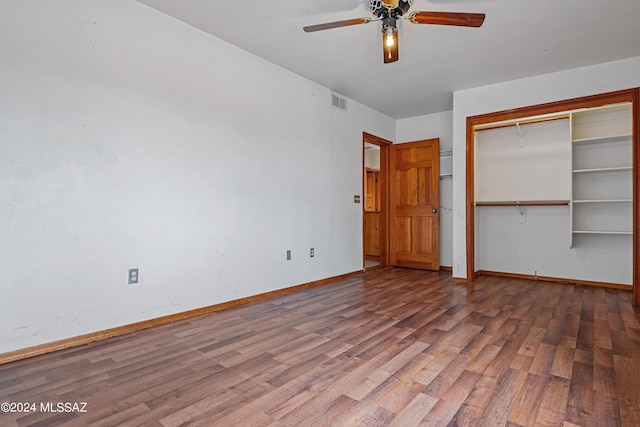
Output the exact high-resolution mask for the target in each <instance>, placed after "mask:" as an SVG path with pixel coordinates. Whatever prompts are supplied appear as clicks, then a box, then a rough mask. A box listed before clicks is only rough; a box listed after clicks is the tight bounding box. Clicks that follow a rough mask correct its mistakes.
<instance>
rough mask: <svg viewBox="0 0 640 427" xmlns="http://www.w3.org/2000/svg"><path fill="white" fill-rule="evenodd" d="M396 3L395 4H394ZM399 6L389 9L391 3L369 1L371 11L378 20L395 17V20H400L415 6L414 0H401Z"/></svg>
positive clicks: (377, 0)
mask: <svg viewBox="0 0 640 427" xmlns="http://www.w3.org/2000/svg"><path fill="white" fill-rule="evenodd" d="M392 3H395V2H392ZM397 3H398V6H396V7H389V6H388V4H389V2H386V3H385V2H382V1H380V0H369V10H370V11H371V13H373V14H374V15H375V16H376V17H378V18H386V17H387V16H393V17H394V18H400V17H401V16H402V15H404V14H405V13H406V12H407V10H409V8H410V7H411V5H412V4H413V0H399V1H398V2H397Z"/></svg>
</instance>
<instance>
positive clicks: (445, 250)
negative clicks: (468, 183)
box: [395, 111, 453, 267]
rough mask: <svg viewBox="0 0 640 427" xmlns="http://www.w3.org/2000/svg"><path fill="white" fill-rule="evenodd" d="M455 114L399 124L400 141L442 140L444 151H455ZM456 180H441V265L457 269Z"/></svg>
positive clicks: (446, 112) (414, 118)
mask: <svg viewBox="0 0 640 427" xmlns="http://www.w3.org/2000/svg"><path fill="white" fill-rule="evenodd" d="M452 120H453V112H452V111H445V112H442V113H435V114H427V115H424V116H418V117H412V118H408V119H401V120H398V121H397V122H396V139H395V140H396V141H397V142H399V143H403V142H412V141H418V140H422V139H431V138H440V151H448V150H451V149H452V148H453V134H452V131H453V126H452ZM452 206H453V180H452V178H450V177H446V178H442V179H440V265H442V266H446V267H451V266H452V265H453V210H452Z"/></svg>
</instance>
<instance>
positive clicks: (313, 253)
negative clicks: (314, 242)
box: [309, 248, 316, 258]
mask: <svg viewBox="0 0 640 427" xmlns="http://www.w3.org/2000/svg"><path fill="white" fill-rule="evenodd" d="M315 254H316V251H315V249H313V248H311V250H310V251H309V256H310V257H311V258H313V257H314V256H315Z"/></svg>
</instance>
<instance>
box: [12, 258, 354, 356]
mask: <svg viewBox="0 0 640 427" xmlns="http://www.w3.org/2000/svg"><path fill="white" fill-rule="evenodd" d="M362 273H363V271H362V270H358V271H354V272H352V273H347V274H343V275H340V276H334V277H328V278H326V279H321V280H316V281H313V282H309V283H304V284H301V285H297V286H292V287H289V288H284V289H278V290H276V291H271V292H266V293H263V294H258V295H252V296H250V297H246V298H241V299H237V300H233V301H227V302H223V303H220V304H214V305H210V306H207V307H202V308H197V309H194V310H188V311H183V312H181V313H176V314H171V315H168V316H162V317H158V318H155V319H149V320H144V321H142V322H136V323H131V324H129V325H124V326H118V327H116V328H111V329H105V330H103V331H98V332H92V333H90V334H85V335H80V336H77V337H72V338H66V339H63V340H59V341H53V342H50V343H45V344H40V345H36V346H33V347H27V348H24V349H20V350H15V351H11V352H8V353H2V354H0V365H3V364H6V363H10V362H15V361H18V360H22V359H27V358H29V357H34V356H39V355H42V354H47V353H51V352H54V351H58V350H64V349H67V348H71V347H78V346H81V345H84V344H89V343H92V342H95V341H100V340H104V339H107V338H112V337H117V336H120V335H124V334H129V333H131V332H136V331H140V330H142V329H147V328H152V327H154V326H160V325H164V324H167V323H173V322H176V321H178V320H184V319H189V318H192V317H196V316H202V315H205V314H209V313H213V312H214V311H218V310H222V309H225V308H229V307H235V306H238V305H242V304H247V303H250V302H254V301H259V300H262V299H265V298H269V297H272V296H275V295H280V294H284V293H287V292H294V291H297V290H300V289H305V288H311V287H314V286H319V285H324V284H326V283H329V282H334V281H336V280H340V279H344V278H347V277H351V276H357V275H359V274H362Z"/></svg>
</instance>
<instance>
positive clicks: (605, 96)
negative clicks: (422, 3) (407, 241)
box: [466, 88, 640, 305]
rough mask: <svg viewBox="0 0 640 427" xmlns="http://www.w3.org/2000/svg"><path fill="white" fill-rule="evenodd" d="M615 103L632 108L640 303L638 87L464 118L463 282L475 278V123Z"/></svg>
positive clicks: (637, 300) (637, 297) (637, 299)
mask: <svg viewBox="0 0 640 427" xmlns="http://www.w3.org/2000/svg"><path fill="white" fill-rule="evenodd" d="M619 102H631V104H632V107H631V108H632V110H633V143H632V146H633V154H632V156H633V276H632V277H633V287H632V289H633V303H634V305H640V200H639V197H640V195H639V192H640V170H639V168H640V88H633V89H627V90H621V91H617V92H609V93H602V94H598V95H591V96H585V97H581V98H574V99H568V100H564V101H558V102H551V103H547V104H540V105H532V106H529V107H523V108H517V109H513V110H505V111H499V112H495V113H488V114H482V115H478V116H472V117H467V129H466V134H467V144H466V154H467V159H466V190H467V191H466V193H467V197H466V199H467V200H466V228H467V233H466V234H467V248H466V249H467V250H466V252H467V259H466V261H467V282H469V283H470V282H473V281H474V280H475V278H476V270H475V206H474V200H475V194H474V188H475V182H474V178H475V176H474V173H475V172H474V165H475V150H474V147H475V133H474V128H475V126H476V125H481V124H487V123H492V122H499V121H503V120H514V119H519V118H524V117H530V116H538V115H543V114H550V113H559V112H562V111H567V110H575V109H579V108H591V107H599V106H602V105H607V104H615V103H619Z"/></svg>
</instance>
